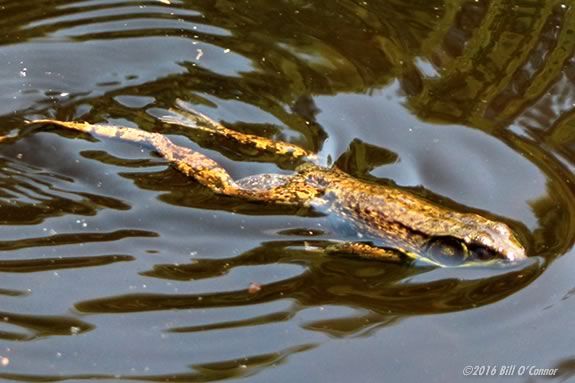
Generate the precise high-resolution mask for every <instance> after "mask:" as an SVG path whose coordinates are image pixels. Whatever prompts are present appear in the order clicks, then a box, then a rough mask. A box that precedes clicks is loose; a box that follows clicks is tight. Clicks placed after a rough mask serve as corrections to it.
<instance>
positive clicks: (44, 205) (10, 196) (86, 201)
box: [0, 147, 130, 225]
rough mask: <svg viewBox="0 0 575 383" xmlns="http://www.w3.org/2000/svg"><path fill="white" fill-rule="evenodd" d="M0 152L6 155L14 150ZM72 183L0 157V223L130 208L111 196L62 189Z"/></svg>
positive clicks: (39, 220)
mask: <svg viewBox="0 0 575 383" xmlns="http://www.w3.org/2000/svg"><path fill="white" fill-rule="evenodd" d="M3 149H4V150H3V154H6V155H10V154H11V153H12V152H15V151H16V149H15V148H6V147H4V148H3ZM15 156H18V155H17V154H15ZM73 183H74V180H73V179H70V178H67V177H63V176H61V175H57V174H52V173H48V172H46V171H43V170H42V169H40V168H37V167H34V166H32V165H28V164H26V163H25V162H23V161H15V160H11V159H8V158H0V217H1V218H0V224H10V225H17V224H36V223H40V222H42V221H44V220H45V219H47V218H50V217H56V216H61V215H66V214H77V215H84V216H93V215H96V214H97V212H98V211H99V210H101V209H103V208H108V209H115V210H128V209H130V205H128V204H126V203H125V202H123V201H120V200H118V199H115V198H112V197H108V196H103V195H97V194H93V193H89V192H79V191H71V190H66V187H65V186H66V184H69V185H70V184H73ZM62 185H64V186H62Z"/></svg>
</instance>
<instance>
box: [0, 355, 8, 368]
mask: <svg viewBox="0 0 575 383" xmlns="http://www.w3.org/2000/svg"><path fill="white" fill-rule="evenodd" d="M0 364H1V365H2V367H6V366H7V365H9V364H10V359H9V358H8V357H6V356H0Z"/></svg>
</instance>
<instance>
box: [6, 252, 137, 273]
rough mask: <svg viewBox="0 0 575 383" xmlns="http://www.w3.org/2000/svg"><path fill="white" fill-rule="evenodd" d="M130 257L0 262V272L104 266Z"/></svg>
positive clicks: (130, 257) (131, 259)
mask: <svg viewBox="0 0 575 383" xmlns="http://www.w3.org/2000/svg"><path fill="white" fill-rule="evenodd" d="M133 260H134V257H132V256H130V255H98V256H85V257H66V258H41V259H19V260H0V272H5V273H33V272H37V271H46V270H59V269H72V268H77V267H93V266H104V265H109V264H111V263H116V262H127V261H133Z"/></svg>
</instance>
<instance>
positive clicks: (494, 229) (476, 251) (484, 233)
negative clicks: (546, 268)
mask: <svg viewBox="0 0 575 383" xmlns="http://www.w3.org/2000/svg"><path fill="white" fill-rule="evenodd" d="M463 240H464V242H465V243H466V245H467V247H468V248H469V250H470V252H471V253H472V255H473V256H475V257H476V258H477V259H478V260H491V259H501V260H505V261H509V262H515V261H521V260H525V259H527V255H526V253H525V248H524V247H523V245H521V242H519V240H518V239H517V237H516V236H515V234H514V233H513V232H512V231H511V229H510V228H509V227H508V226H507V225H506V224H504V223H501V222H493V221H489V223H487V224H485V225H484V226H483V227H482V229H481V230H479V231H477V232H474V233H473V234H469V235H467V236H465V237H464V238H463Z"/></svg>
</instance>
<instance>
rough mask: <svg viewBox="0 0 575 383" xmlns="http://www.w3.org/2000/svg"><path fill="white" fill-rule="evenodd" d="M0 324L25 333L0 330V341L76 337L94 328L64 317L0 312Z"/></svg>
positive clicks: (77, 320)
mask: <svg viewBox="0 0 575 383" xmlns="http://www.w3.org/2000/svg"><path fill="white" fill-rule="evenodd" d="M2 323H5V324H8V325H11V326H18V327H21V328H22V329H23V330H24V331H25V332H14V331H8V330H4V329H0V339H4V340H19V341H24V340H26V341H28V340H34V339H36V338H39V337H47V336H56V335H58V336H64V335H77V334H80V333H83V332H86V331H90V330H92V329H93V328H94V326H92V325H91V324H89V323H86V322H84V321H81V320H79V319H76V318H71V317H65V316H50V315H32V314H26V315H24V314H14V313H9V312H0V327H3V325H2Z"/></svg>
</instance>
